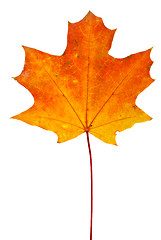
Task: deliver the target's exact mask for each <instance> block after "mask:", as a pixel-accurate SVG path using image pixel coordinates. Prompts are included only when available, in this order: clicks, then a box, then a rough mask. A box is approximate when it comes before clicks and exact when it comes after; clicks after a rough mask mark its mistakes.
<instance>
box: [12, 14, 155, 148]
mask: <svg viewBox="0 0 161 240" xmlns="http://www.w3.org/2000/svg"><path fill="white" fill-rule="evenodd" d="M115 31H116V30H110V29H108V28H106V27H105V25H104V24H103V21H102V19H101V18H99V17H96V16H95V15H94V14H92V13H91V12H89V13H88V14H87V15H86V16H85V17H84V18H83V19H82V20H81V21H79V22H77V23H69V25H68V37H67V47H66V50H65V52H64V53H63V54H62V55H61V56H54V55H50V54H47V53H44V52H41V51H38V50H36V49H33V48H29V47H25V46H23V48H24V50H25V65H24V69H23V71H22V73H21V74H20V75H19V76H18V77H16V78H15V79H16V80H17V81H18V82H19V83H20V84H21V85H23V86H24V87H25V88H27V89H28V90H29V91H30V92H31V94H32V95H33V97H34V100H35V102H34V105H33V106H32V107H31V108H29V109H28V110H26V111H25V112H22V113H20V114H18V115H16V116H14V117H13V118H15V119H19V120H21V121H24V122H26V123H28V124H31V125H35V126H39V127H41V128H44V129H46V130H51V131H53V132H55V133H56V134H57V135H58V142H64V141H67V140H69V139H72V138H75V137H77V136H78V135H80V134H82V133H84V132H89V133H91V134H93V135H94V136H95V137H97V138H99V139H101V140H102V141H104V142H106V143H110V144H116V140H115V137H116V131H123V130H125V129H127V128H130V127H132V126H133V125H134V124H135V123H139V122H144V121H148V120H151V117H149V116H148V115H147V114H146V113H145V112H143V111H142V110H141V109H140V108H139V107H137V106H136V103H135V101H136V97H137V96H138V94H139V93H140V92H142V91H143V90H144V89H145V88H146V87H148V86H149V85H150V84H151V83H152V82H153V81H154V80H153V79H152V78H151V77H150V74H149V71H150V66H151V65H152V63H153V62H152V60H151V59H150V52H151V49H149V50H147V51H143V52H139V53H136V54H132V55H130V56H128V57H126V58H114V57H112V56H110V55H109V54H108V51H109V50H110V48H111V44H112V40H113V37H114V34H115Z"/></svg>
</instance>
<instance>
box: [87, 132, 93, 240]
mask: <svg viewBox="0 0 161 240" xmlns="http://www.w3.org/2000/svg"><path fill="white" fill-rule="evenodd" d="M86 135H87V143H88V150H89V157H90V172H91V221H90V240H92V221H93V169H92V153H91V147H90V141H89V132H88V131H86Z"/></svg>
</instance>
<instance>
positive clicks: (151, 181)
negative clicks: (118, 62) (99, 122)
mask: <svg viewBox="0 0 161 240" xmlns="http://www.w3.org/2000/svg"><path fill="white" fill-rule="evenodd" d="M89 10H91V11H92V12H93V13H94V14H95V15H97V16H99V17H102V18H103V21H104V23H105V25H106V26H107V27H108V28H110V29H115V28H117V31H116V34H115V37H114V41H113V45H112V48H111V50H110V54H111V55H113V56H114V57H125V56H127V55H130V54H132V53H136V52H139V51H143V50H146V49H149V48H150V47H152V46H154V48H153V50H152V53H151V58H152V60H153V61H154V64H153V66H152V68H151V70H150V73H151V77H152V78H154V79H156V81H155V82H154V83H153V84H152V85H151V86H150V87H148V88H147V89H146V90H145V91H144V92H143V93H141V94H140V95H139V97H138V99H137V105H138V106H139V107H140V108H142V109H143V110H144V111H145V112H146V113H147V114H149V115H150V116H151V117H153V120H152V121H149V122H145V123H141V124H135V126H134V127H132V128H131V129H128V130H126V131H123V132H121V133H118V135H117V143H118V147H116V146H113V145H108V144H105V143H103V142H102V141H100V140H98V139H96V138H95V137H93V136H90V140H91V147H92V154H93V171H94V173H93V174H94V220H93V240H136V239H137V240H145V239H146V240H154V239H155V240H160V239H161V141H160V136H161V71H160V69H161V27H160V22H161V17H160V16H161V14H160V3H159V0H158V1H157V0H153V1H148V0H146V1H141V0H139V1H137V0H136V1H125V0H121V1H116V0H113V1H103V0H98V1H94V0H92V1H88V0H81V1H76V0H75V1H74V0H73V1H72V0H67V1H61V0H57V1H55V0H52V1H49V0H46V1H40V0H39V1H34V0H32V1H31V0H28V1H23V0H21V1H20V0H14V1H11V0H10V1H9V0H6V1H1V6H0V239H1V240H53V239H56V240H64V239H69V240H82V239H83V240H89V222H90V168H89V156H88V149H87V143H86V136H85V134H83V135H81V136H79V137H77V138H76V139H73V140H70V141H68V142H66V143H63V144H57V136H56V135H55V134H54V133H52V132H50V131H45V130H43V129H41V128H38V127H33V126H30V125H28V124H25V123H23V122H21V121H17V120H12V119H10V117H11V116H13V115H16V114H18V113H20V112H22V111H24V110H26V109H28V108H29V107H30V106H31V105H32V104H33V98H32V96H31V94H30V93H29V92H28V91H27V90H25V88H23V87H22V86H20V85H19V84H18V83H17V82H16V81H15V80H14V79H12V78H11V77H14V76H17V75H19V74H20V73H21V71H22V69H23V65H24V57H25V56H24V50H23V48H22V47H21V45H25V46H29V47H33V48H36V49H38V50H41V51H45V52H47V53H51V54H57V55H60V54H62V53H63V52H64V49H65V47H66V39H67V26H68V20H69V21H70V22H76V21H79V20H81V19H82V18H83V17H84V16H85V15H86V14H87V12H88V11H89Z"/></svg>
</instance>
